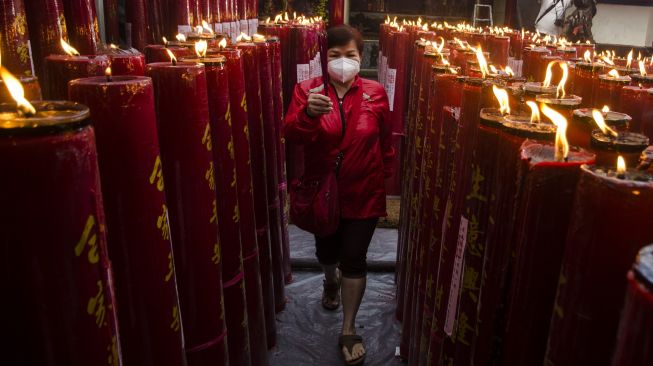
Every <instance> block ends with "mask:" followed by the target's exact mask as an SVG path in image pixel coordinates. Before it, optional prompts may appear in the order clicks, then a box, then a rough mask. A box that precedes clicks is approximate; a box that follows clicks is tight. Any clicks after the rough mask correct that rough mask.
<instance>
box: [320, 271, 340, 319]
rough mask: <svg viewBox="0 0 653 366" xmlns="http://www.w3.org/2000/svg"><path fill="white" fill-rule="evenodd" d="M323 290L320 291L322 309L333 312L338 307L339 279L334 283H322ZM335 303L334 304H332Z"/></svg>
mask: <svg viewBox="0 0 653 366" xmlns="http://www.w3.org/2000/svg"><path fill="white" fill-rule="evenodd" d="M322 283H323V286H324V290H323V291H322V307H323V308H325V309H327V310H330V311H333V310H336V309H337V308H338V307H339V306H340V278H339V277H338V281H337V282H335V283H327V282H326V281H325V280H323V281H322ZM333 302H335V304H332V303H333Z"/></svg>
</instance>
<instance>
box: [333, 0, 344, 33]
mask: <svg viewBox="0 0 653 366" xmlns="http://www.w3.org/2000/svg"><path fill="white" fill-rule="evenodd" d="M344 21H345V2H344V0H331V1H329V26H331V27H333V26H335V25H340V24H343V23H344Z"/></svg>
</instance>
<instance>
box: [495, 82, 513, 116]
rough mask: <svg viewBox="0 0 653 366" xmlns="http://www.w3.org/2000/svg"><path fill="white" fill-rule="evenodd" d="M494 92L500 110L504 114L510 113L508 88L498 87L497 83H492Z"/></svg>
mask: <svg viewBox="0 0 653 366" xmlns="http://www.w3.org/2000/svg"><path fill="white" fill-rule="evenodd" d="M492 92H493V93H494V96H495V97H496V98H497V101H498V102H499V112H501V114H502V115H506V114H510V102H509V99H508V92H507V91H506V89H501V88H497V86H496V85H492Z"/></svg>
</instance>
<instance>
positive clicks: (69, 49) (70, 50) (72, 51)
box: [61, 38, 79, 56]
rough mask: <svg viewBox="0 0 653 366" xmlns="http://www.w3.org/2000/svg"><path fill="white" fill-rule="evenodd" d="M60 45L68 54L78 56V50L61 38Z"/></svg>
mask: <svg viewBox="0 0 653 366" xmlns="http://www.w3.org/2000/svg"><path fill="white" fill-rule="evenodd" d="M61 47H62V48H63V50H64V52H66V54H67V55H68V56H79V52H78V51H77V50H76V49H75V48H74V47H73V46H71V45H69V44H68V43H67V42H66V41H64V40H63V38H61Z"/></svg>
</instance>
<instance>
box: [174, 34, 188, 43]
mask: <svg viewBox="0 0 653 366" xmlns="http://www.w3.org/2000/svg"><path fill="white" fill-rule="evenodd" d="M175 38H176V39H177V41H179V42H186V36H185V35H183V34H181V33H177V35H176V36H175Z"/></svg>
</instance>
